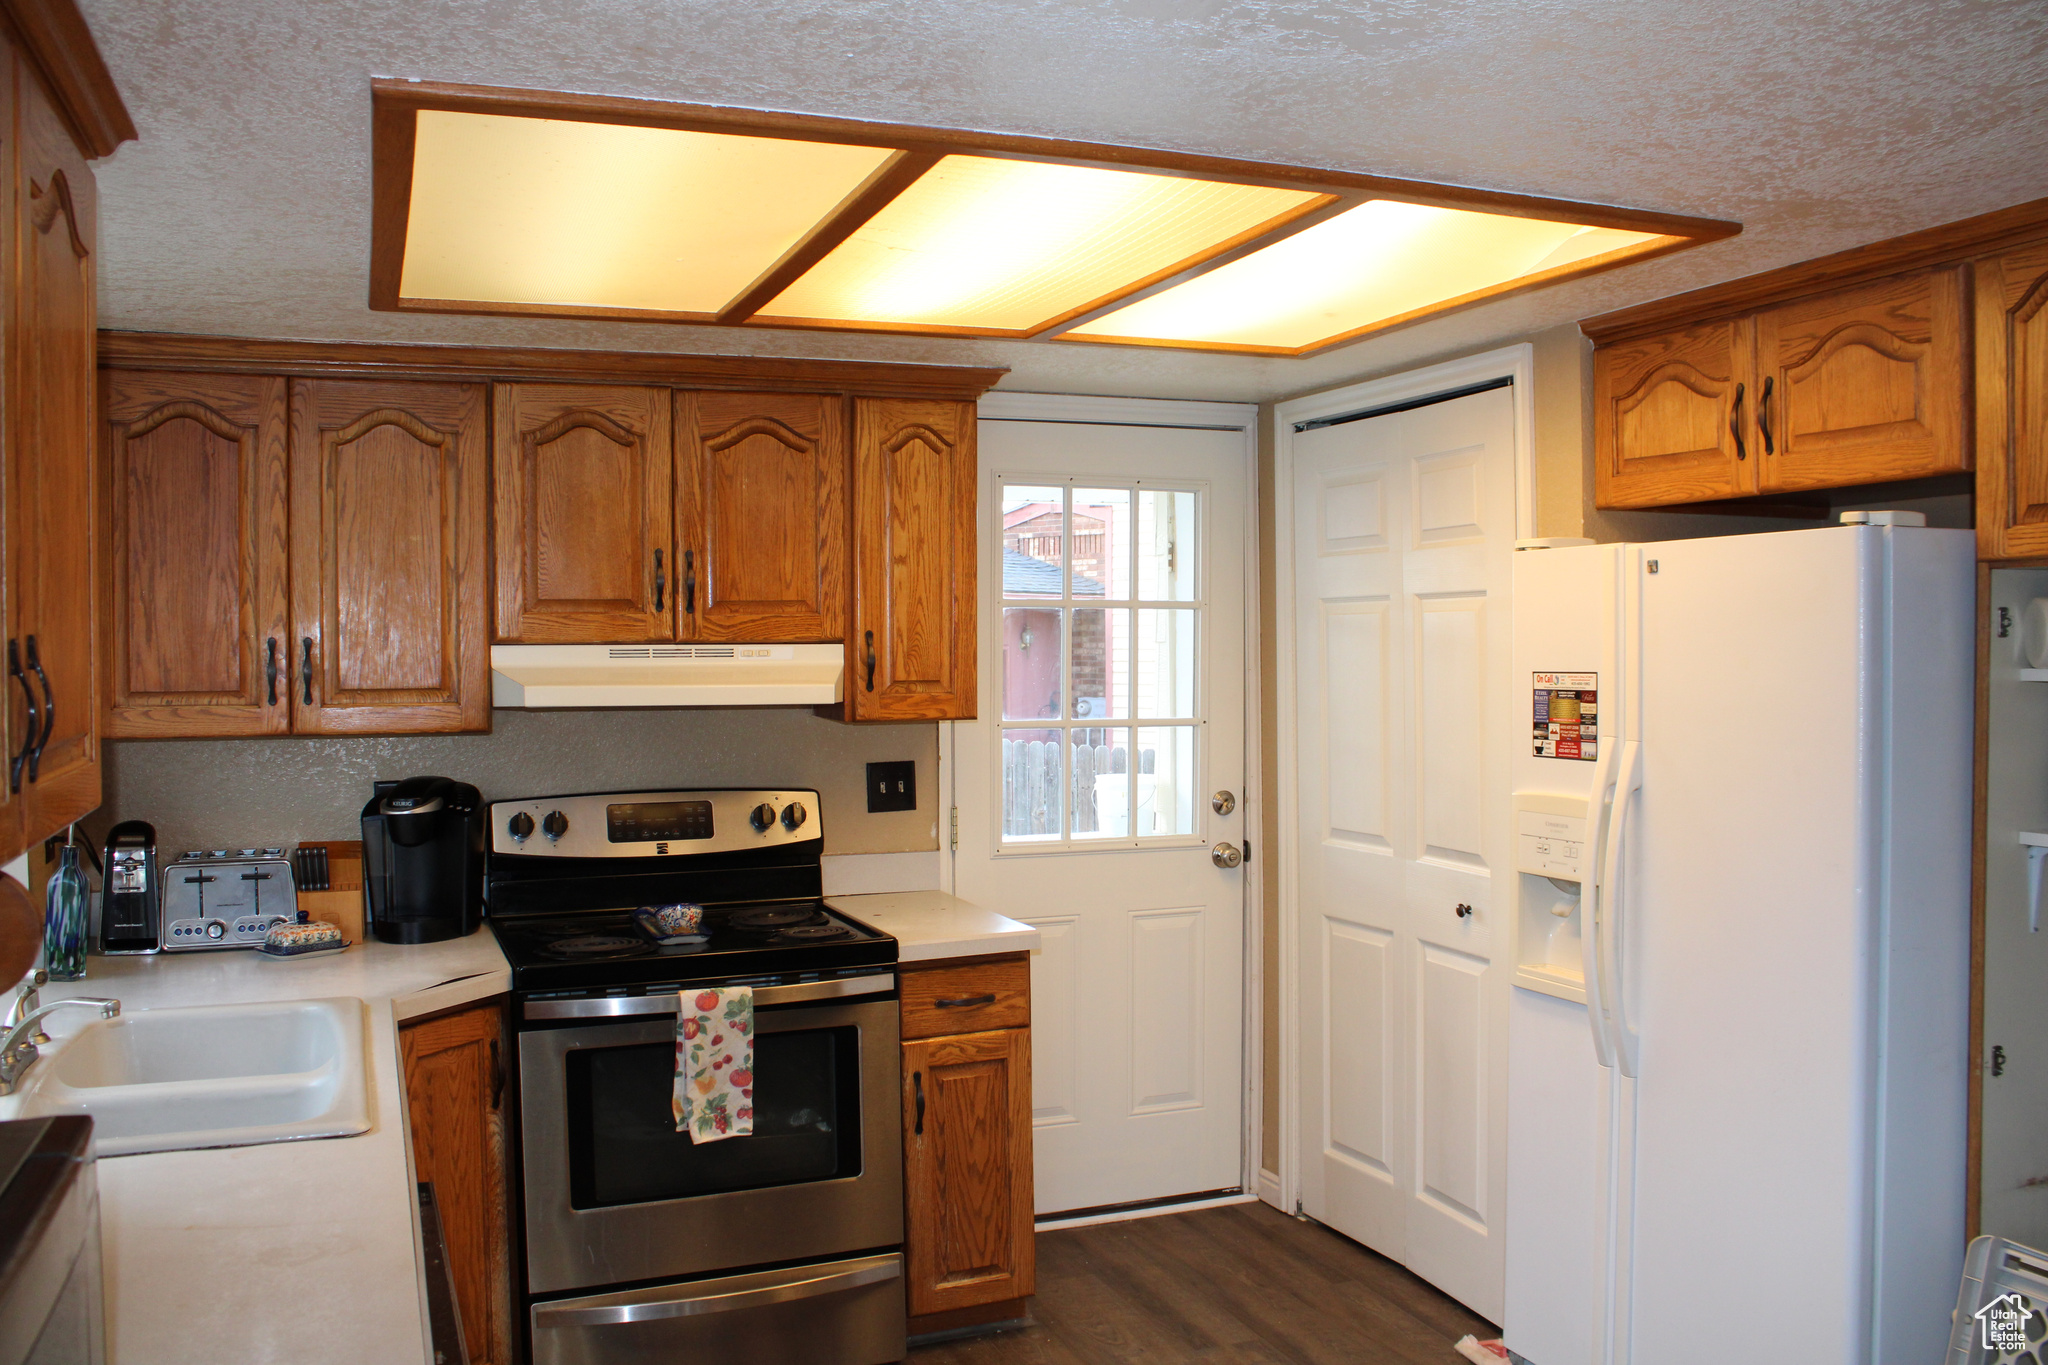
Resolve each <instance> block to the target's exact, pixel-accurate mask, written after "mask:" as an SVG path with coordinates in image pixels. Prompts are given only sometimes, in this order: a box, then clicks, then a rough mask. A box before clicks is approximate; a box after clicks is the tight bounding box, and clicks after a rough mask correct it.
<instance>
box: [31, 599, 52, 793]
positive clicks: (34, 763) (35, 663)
mask: <svg viewBox="0 0 2048 1365" xmlns="http://www.w3.org/2000/svg"><path fill="white" fill-rule="evenodd" d="M28 666H29V668H30V669H32V670H34V672H35V675H36V680H37V681H38V682H40V683H42V685H43V734H42V738H40V739H38V740H37V741H36V747H35V748H33V749H31V750H30V751H29V755H28V780H29V781H31V782H33V781H35V780H36V770H37V769H38V768H41V767H42V766H43V750H44V749H45V748H47V747H48V746H49V743H50V736H51V735H52V734H53V733H55V731H56V729H57V694H56V693H55V692H53V691H51V690H50V675H49V674H47V673H45V672H43V661H42V658H41V656H40V655H39V654H38V653H37V652H36V637H35V636H33V635H31V636H29V637H28Z"/></svg>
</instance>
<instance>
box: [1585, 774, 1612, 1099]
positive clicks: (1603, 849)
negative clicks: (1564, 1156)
mask: <svg viewBox="0 0 2048 1365" xmlns="http://www.w3.org/2000/svg"><path fill="white" fill-rule="evenodd" d="M1614 769H1615V750H1614V746H1613V745H1612V744H1602V745H1601V746H1600V757H1599V759H1598V760H1597V761H1596V762H1595V763H1594V765H1593V846H1592V848H1590V849H1588V850H1587V852H1588V854H1589V855H1590V857H1589V858H1588V866H1589V868H1590V869H1591V871H1592V877H1591V878H1590V879H1589V880H1588V881H1587V882H1586V883H1585V887H1584V896H1583V899H1582V900H1581V901H1580V902H1579V911H1580V916H1579V964H1580V970H1581V971H1582V972H1583V973H1584V974H1585V978H1586V1022H1587V1023H1589V1024H1591V1025H1592V1027H1593V1056H1594V1058H1595V1059H1596V1060H1598V1061H1599V1063H1600V1065H1602V1066H1605V1067H1612V1066H1613V1065H1614V1048H1613V1045H1612V1043H1611V1042H1610V1040H1609V1037H1608V1032H1607V1001H1606V998H1605V997H1604V995H1603V994H1602V991H1601V987H1602V984H1603V983H1604V982H1605V981H1606V979H1607V968H1606V965H1605V963H1604V962H1603V961H1602V960H1601V933H1600V925H1601V924H1602V922H1603V921H1605V920H1606V918H1607V906H1606V902H1607V888H1606V887H1605V886H1603V885H1602V884H1601V876H1602V870H1603V869H1604V868H1605V867H1606V865H1607V840H1608V826H1609V824H1610V823H1611V820H1612V815H1613V809H1614V808H1613V806H1612V805H1611V804H1610V803H1609V799H1608V798H1609V795H1610V793H1611V791H1612V789H1613V787H1614Z"/></svg>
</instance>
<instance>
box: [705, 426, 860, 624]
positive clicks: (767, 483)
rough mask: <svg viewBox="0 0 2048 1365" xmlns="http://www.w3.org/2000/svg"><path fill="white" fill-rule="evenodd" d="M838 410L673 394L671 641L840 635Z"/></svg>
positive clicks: (842, 456)
mask: <svg viewBox="0 0 2048 1365" xmlns="http://www.w3.org/2000/svg"><path fill="white" fill-rule="evenodd" d="M845 409H846V401H845V400H844V399H843V398H839V397H837V396H828V395H825V394H806V393H690V392H683V391H678V392H677V394H676V395H675V435H676V547H675V556H674V562H675V563H676V564H678V565H680V566H681V569H680V576H679V578H678V579H677V582H678V583H679V584H680V589H679V590H680V593H681V602H680V606H681V612H680V615H679V616H678V621H677V631H676V638H677V639H680V640H775V641H797V640H818V641H825V640H840V639H844V638H845V630H846V534H847V518H846V423H845Z"/></svg>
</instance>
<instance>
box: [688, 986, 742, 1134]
mask: <svg viewBox="0 0 2048 1365" xmlns="http://www.w3.org/2000/svg"><path fill="white" fill-rule="evenodd" d="M673 1107H674V1109H675V1114H676V1131H677V1132H678V1133H688V1134H689V1135H690V1141H692V1142H716V1141H718V1140H719V1139H720V1138H729V1137H746V1136H747V1135H749V1134H750V1133H752V1132H753V1131H754V988H753V987H752V986H726V987H723V988H720V989H717V990H700V991H695V992H692V991H687V990H686V991H684V992H683V993H682V996H681V998H680V1008H678V1009H677V1010H676V1088H675V1098H674V1101H673Z"/></svg>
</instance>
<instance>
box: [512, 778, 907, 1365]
mask: <svg viewBox="0 0 2048 1365" xmlns="http://www.w3.org/2000/svg"><path fill="white" fill-rule="evenodd" d="M819 823H820V822H819V817H818V795H817V793H816V792H810V791H770V790H751V791H656V792H619V793H604V794H595V795H580V796H556V797H538V798H532V799H527V800H520V801H499V802H494V803H492V805H491V811H490V829H491V840H490V849H489V852H488V854H487V856H486V859H485V879H484V880H485V899H486V901H487V903H488V905H489V914H490V924H491V928H492V930H493V931H494V932H495V933H496V934H497V937H498V942H499V944H500V945H501V946H502V947H503V948H504V951H505V956H506V957H507V958H508V959H509V960H510V962H511V964H512V989H513V1001H514V1016H515V1019H516V1022H517V1027H518V1031H519V1032H518V1036H519V1091H520V1096H519V1134H520V1166H521V1187H522V1192H523V1200H524V1222H523V1226H524V1241H525V1266H526V1295H525V1299H524V1304H525V1310H526V1323H527V1328H528V1332H529V1336H530V1342H531V1350H532V1359H533V1361H534V1362H535V1365H625V1363H626V1362H640V1361H657V1360H659V1361H667V1360H675V1359H688V1358H693V1357H694V1358H701V1359H716V1360H719V1361H720V1362H722V1365H755V1362H759V1365H771V1362H772V1363H773V1365H782V1362H787V1361H793V1360H803V1361H807V1362H815V1363H816V1365H878V1363H879V1362H884V1361H895V1360H900V1359H902V1357H903V1353H904V1296H903V1281H902V1274H903V1269H902V1256H901V1247H902V1241H903V1190H902V1131H901V1118H900V1107H901V1099H900V1091H901V1081H900V1069H899V1068H900V1060H899V1037H898V1030H897V1004H896V941H895V940H894V939H892V938H890V937H889V936H887V935H886V934H880V933H877V932H875V931H874V930H873V929H871V928H869V927H868V926H866V925H864V924H861V923H859V922H857V921H855V920H852V919H850V918H848V917H846V916H845V915H841V914H838V913H836V912H834V911H832V910H829V909H827V908H826V907H825V905H824V904H823V901H822V895H823V883H822V880H821V873H820V859H819V853H820V849H821V847H822V843H821V836H820V830H819ZM676 902H693V903H696V904H700V905H702V906H703V907H704V917H703V923H702V926H701V931H700V934H699V935H698V940H700V941H685V942H678V943H668V944H664V943H662V942H658V941H657V940H656V939H655V938H653V937H652V936H651V935H650V933H649V931H647V930H645V929H643V928H642V927H641V924H640V922H639V920H638V919H637V918H636V916H635V915H634V913H633V912H634V910H635V908H636V907H641V906H659V905H666V904H672V903H676ZM740 983H746V984H749V985H751V986H753V988H754V1003H755V1049H754V1073H755V1077H756V1080H755V1083H754V1131H753V1133H752V1134H751V1135H749V1136H745V1137H729V1138H726V1139H724V1140H722V1141H718V1142H712V1143H704V1144H693V1143H692V1142H691V1140H690V1138H689V1137H688V1135H686V1134H682V1133H678V1132H676V1131H675V1125H674V1121H673V1119H672V1117H671V1112H670V1106H669V1096H670V1089H671V1083H672V1080H673V1076H674V1070H675V1064H676V1046H675V1026H676V1009H677V1003H678V998H679V996H680V995H681V994H682V993H683V992H685V991H690V990H701V989H703V988H704V987H705V986H710V985H725V984H740Z"/></svg>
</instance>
